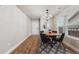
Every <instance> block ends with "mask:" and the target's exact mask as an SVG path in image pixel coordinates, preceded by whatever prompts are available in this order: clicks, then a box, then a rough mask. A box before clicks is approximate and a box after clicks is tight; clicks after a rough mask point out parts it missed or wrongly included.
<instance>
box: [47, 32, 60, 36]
mask: <svg viewBox="0 0 79 59" xmlns="http://www.w3.org/2000/svg"><path fill="white" fill-rule="evenodd" d="M46 35H47V36H58V35H60V34H58V33H52V32H51V33H46Z"/></svg>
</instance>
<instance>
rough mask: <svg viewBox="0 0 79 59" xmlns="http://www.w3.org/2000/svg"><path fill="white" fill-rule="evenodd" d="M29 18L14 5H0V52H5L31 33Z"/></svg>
mask: <svg viewBox="0 0 79 59" xmlns="http://www.w3.org/2000/svg"><path fill="white" fill-rule="evenodd" d="M30 23H31V20H30V19H29V18H28V17H27V16H25V14H23V13H22V12H21V11H20V10H19V9H18V8H17V7H16V6H0V53H5V52H7V51H9V50H10V49H12V48H13V47H14V46H16V45H17V44H18V43H19V42H21V41H22V40H23V39H25V37H27V36H28V35H29V34H30V33H31V30H30V29H31V24H30Z"/></svg>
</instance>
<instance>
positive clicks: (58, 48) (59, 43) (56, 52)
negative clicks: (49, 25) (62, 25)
mask: <svg viewBox="0 0 79 59" xmlns="http://www.w3.org/2000/svg"><path fill="white" fill-rule="evenodd" d="M60 46H61V44H60V43H59V45H58V47H57V49H56V51H55V54H57V52H58V49H59V47H60Z"/></svg>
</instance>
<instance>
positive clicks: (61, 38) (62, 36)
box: [59, 33, 65, 42]
mask: <svg viewBox="0 0 79 59" xmlns="http://www.w3.org/2000/svg"><path fill="white" fill-rule="evenodd" d="M64 36H65V33H62V34H61V37H60V38H59V42H62V41H63V39H64Z"/></svg>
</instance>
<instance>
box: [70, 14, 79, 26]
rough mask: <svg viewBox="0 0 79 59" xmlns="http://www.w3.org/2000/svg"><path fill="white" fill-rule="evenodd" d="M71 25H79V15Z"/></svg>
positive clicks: (72, 20)
mask: <svg viewBox="0 0 79 59" xmlns="http://www.w3.org/2000/svg"><path fill="white" fill-rule="evenodd" d="M69 25H79V13H78V14H77V15H76V16H74V18H73V19H71V20H70V22H69Z"/></svg>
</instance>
